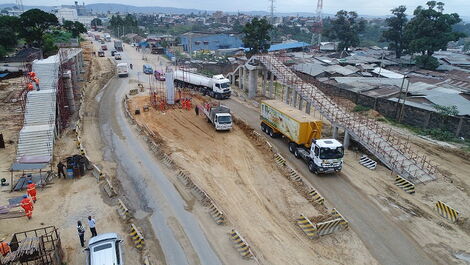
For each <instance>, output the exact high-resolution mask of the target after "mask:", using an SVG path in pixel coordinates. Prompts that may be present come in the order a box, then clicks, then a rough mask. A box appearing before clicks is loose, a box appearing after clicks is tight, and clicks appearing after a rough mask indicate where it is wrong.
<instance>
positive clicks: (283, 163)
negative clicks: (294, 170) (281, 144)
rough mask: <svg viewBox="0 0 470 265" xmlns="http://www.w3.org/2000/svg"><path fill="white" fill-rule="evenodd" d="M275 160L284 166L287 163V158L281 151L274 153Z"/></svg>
mask: <svg viewBox="0 0 470 265" xmlns="http://www.w3.org/2000/svg"><path fill="white" fill-rule="evenodd" d="M274 161H275V162H276V164H277V165H278V166H280V167H283V166H285V165H286V159H285V158H284V157H282V156H281V155H280V154H279V153H276V154H274Z"/></svg>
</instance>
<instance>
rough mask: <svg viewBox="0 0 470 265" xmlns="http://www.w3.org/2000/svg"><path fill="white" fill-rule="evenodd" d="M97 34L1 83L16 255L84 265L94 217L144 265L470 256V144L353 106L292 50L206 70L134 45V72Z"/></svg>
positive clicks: (128, 51) (5, 220) (1, 230)
mask: <svg viewBox="0 0 470 265" xmlns="http://www.w3.org/2000/svg"><path fill="white" fill-rule="evenodd" d="M94 39H95V38H92V37H91V36H89V37H88V38H87V40H86V41H84V42H82V44H81V48H62V49H60V50H59V52H58V54H57V55H54V56H50V57H48V58H46V59H41V60H34V61H32V63H30V64H29V63H26V62H25V63H24V65H23V69H24V70H23V71H24V74H23V76H21V77H17V78H13V79H9V80H8V81H2V82H1V83H0V101H1V102H2V104H1V105H0V108H1V109H0V110H1V113H0V117H1V119H0V125H1V131H0V133H2V139H1V140H2V141H1V142H2V144H3V145H4V147H1V151H0V179H2V186H1V191H2V192H1V193H0V240H1V242H8V244H9V251H8V253H6V254H5V255H2V257H0V264H64V263H70V264H83V262H86V260H87V259H88V258H87V255H90V254H86V253H85V252H87V253H90V251H89V250H90V249H89V248H90V246H89V245H87V246H88V250H87V247H86V246H82V247H80V241H79V236H78V235H77V221H81V222H83V223H86V224H88V223H87V217H88V216H91V217H92V218H94V219H96V229H97V230H98V233H99V235H98V236H102V235H103V234H108V233H116V234H117V235H119V240H121V239H122V242H124V244H123V245H122V247H123V249H124V253H125V254H124V258H123V259H124V263H127V264H147V265H148V264H468V262H470V252H469V250H468V247H467V245H468V242H470V223H469V222H470V219H469V216H468V212H469V211H470V205H469V204H468V203H467V202H468V200H469V199H470V193H469V190H470V180H469V179H468V177H467V175H468V172H470V163H468V158H469V157H470V155H469V153H468V151H467V150H464V149H461V148H460V147H459V146H457V145H454V144H451V143H446V142H441V141H437V140H432V139H429V138H426V137H423V136H420V135H417V134H415V133H413V132H412V131H409V130H407V129H405V128H401V127H397V126H395V125H393V124H390V123H386V122H382V121H381V120H383V119H382V118H383V116H382V115H381V114H380V113H379V112H377V111H374V110H368V111H367V112H361V113H358V112H355V111H353V109H354V107H355V106H356V104H355V103H354V102H352V101H349V100H347V99H345V98H344V97H340V96H335V95H333V94H330V93H327V91H326V89H325V88H324V87H322V88H321V89H320V87H319V86H317V85H316V83H315V82H312V81H311V80H308V79H306V78H304V76H302V75H301V74H299V72H298V71H295V70H294V68H293V67H290V66H289V63H287V62H286V57H285V56H284V55H285V54H279V53H267V54H263V55H253V56H251V58H249V59H247V60H246V62H244V63H241V64H238V65H237V66H236V67H235V71H233V72H230V73H229V74H228V75H222V74H219V75H214V76H212V77H207V76H203V75H202V74H199V73H197V72H196V71H195V70H194V69H189V68H188V67H185V66H184V65H178V64H177V63H174V64H172V63H171V62H170V61H169V60H167V59H166V58H165V57H163V56H162V55H159V54H148V55H146V56H145V57H144V56H143V54H144V52H143V51H142V52H140V51H138V49H134V47H130V45H126V46H123V47H122V54H121V56H122V59H121V58H120V60H122V61H120V62H125V64H126V71H128V73H127V72H126V76H125V77H120V76H119V73H116V71H117V70H116V65H117V61H115V59H113V58H111V56H108V55H107V53H108V52H106V54H105V56H104V57H98V56H94V54H95V52H96V51H98V50H99V49H100V48H99V47H100V45H101V44H100V42H98V41H94ZM103 54H104V52H103ZM127 64H132V65H133V67H134V68H133V67H132V66H131V67H130V68H129V69H127ZM149 65H158V66H159V67H160V68H159V69H163V70H161V71H160V70H159V71H158V75H159V76H158V77H157V71H155V72H153V69H152V71H151V73H150V74H148V75H144V74H145V73H143V72H142V71H141V69H144V72H145V68H146V67H148V66H149ZM163 72H164V73H163ZM32 73H34V74H32ZM160 75H161V76H160ZM142 76H143V77H142ZM162 76H164V78H162ZM404 118H406V115H405V116H404ZM59 162H61V163H64V169H63V170H64V171H65V172H63V173H62V174H63V176H62V177H61V176H60V175H59V172H58V171H60V169H59V166H58V164H59ZM32 183H34V184H35V190H34V193H31V192H30V191H31V189H32V188H31V187H30V186H29V185H30V184H32ZM36 196H37V198H36ZM33 198H34V201H35V202H34V204H33V203H32V200H33ZM36 199H37V201H36ZM29 200H31V202H30V206H29V207H30V208H28V206H27V205H26V204H27V203H28V201H29ZM33 205H34V207H33ZM86 228H87V229H86V231H85V239H86V241H87V242H92V239H93V237H92V236H90V232H91V230H90V231H89V229H88V228H89V227H88V226H87V225H86ZM91 233H92V232H91ZM1 242H0V243H1ZM117 242H118V241H117ZM119 242H120V241H119ZM119 242H118V243H119ZM116 244H117V243H116ZM2 246H3V245H2ZM2 251H3V250H2ZM2 254H4V252H2Z"/></svg>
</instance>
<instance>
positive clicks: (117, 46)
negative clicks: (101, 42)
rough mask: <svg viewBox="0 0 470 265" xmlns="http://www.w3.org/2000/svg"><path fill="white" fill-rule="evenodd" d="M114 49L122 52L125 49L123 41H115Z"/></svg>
mask: <svg viewBox="0 0 470 265" xmlns="http://www.w3.org/2000/svg"><path fill="white" fill-rule="evenodd" d="M114 49H115V50H116V51H118V52H122V51H123V49H122V41H120V40H115V41H114Z"/></svg>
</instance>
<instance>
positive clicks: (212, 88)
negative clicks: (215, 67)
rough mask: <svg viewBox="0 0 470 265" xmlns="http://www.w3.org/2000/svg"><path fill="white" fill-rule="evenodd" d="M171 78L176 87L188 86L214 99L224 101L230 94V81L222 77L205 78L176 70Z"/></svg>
mask: <svg viewBox="0 0 470 265" xmlns="http://www.w3.org/2000/svg"><path fill="white" fill-rule="evenodd" d="M173 76H174V79H175V85H176V86H177V87H184V86H189V87H190V88H193V89H196V90H199V91H201V92H202V94H203V95H204V96H205V95H209V96H210V97H212V98H215V99H226V98H229V97H230V95H231V94H232V90H231V88H230V80H228V79H227V78H225V77H224V76H223V75H214V76H212V77H207V76H204V75H201V74H196V73H191V72H188V71H183V70H176V71H175V72H174V73H173Z"/></svg>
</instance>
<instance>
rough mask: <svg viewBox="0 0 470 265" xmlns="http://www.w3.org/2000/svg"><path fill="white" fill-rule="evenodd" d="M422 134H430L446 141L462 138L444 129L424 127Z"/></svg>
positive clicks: (457, 140) (456, 140)
mask: <svg viewBox="0 0 470 265" xmlns="http://www.w3.org/2000/svg"><path fill="white" fill-rule="evenodd" d="M422 134H426V135H429V136H430V137H431V138H433V139H436V140H439V141H445V142H459V141H460V140H459V139H457V138H456V137H455V135H454V134H453V133H452V132H450V131H446V130H442V129H423V130H422Z"/></svg>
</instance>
